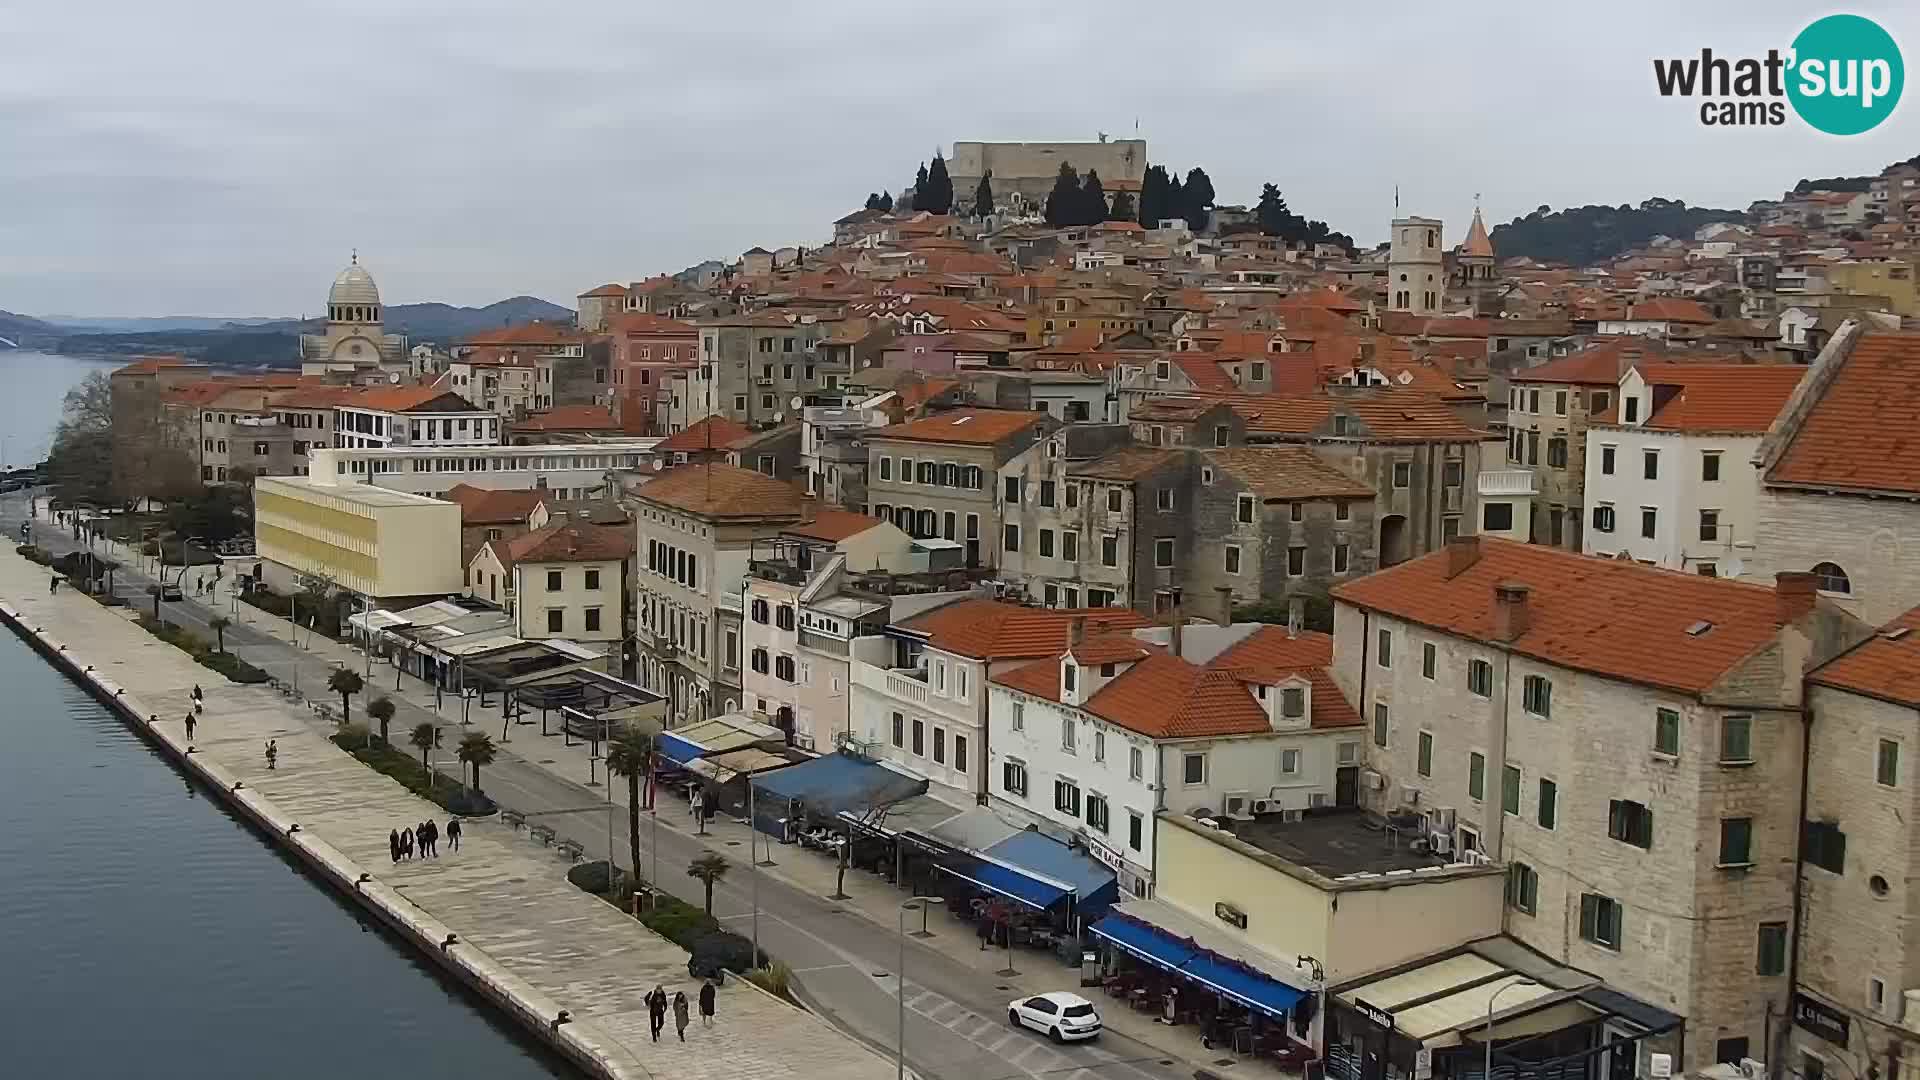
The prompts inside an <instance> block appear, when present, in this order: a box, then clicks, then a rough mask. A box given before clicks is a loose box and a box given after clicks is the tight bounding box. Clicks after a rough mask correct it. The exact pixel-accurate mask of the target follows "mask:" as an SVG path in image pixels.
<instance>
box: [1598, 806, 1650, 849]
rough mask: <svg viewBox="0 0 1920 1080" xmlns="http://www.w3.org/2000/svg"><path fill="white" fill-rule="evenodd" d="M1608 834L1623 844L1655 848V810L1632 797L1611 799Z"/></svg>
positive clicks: (1608, 814) (1608, 813) (1608, 810)
mask: <svg viewBox="0 0 1920 1080" xmlns="http://www.w3.org/2000/svg"><path fill="white" fill-rule="evenodd" d="M1607 835H1608V836H1610V837H1612V838H1613V839H1615V840H1618V841H1620V842H1621V843H1623V844H1632V845H1633V846H1634V847H1637V848H1645V849H1647V850H1649V851H1651V850H1653V811H1652V810H1650V809H1648V808H1647V807H1646V806H1643V805H1641V804H1640V803H1637V802H1634V801H1633V800H1631V799H1611V800H1609V801H1608V802H1607Z"/></svg>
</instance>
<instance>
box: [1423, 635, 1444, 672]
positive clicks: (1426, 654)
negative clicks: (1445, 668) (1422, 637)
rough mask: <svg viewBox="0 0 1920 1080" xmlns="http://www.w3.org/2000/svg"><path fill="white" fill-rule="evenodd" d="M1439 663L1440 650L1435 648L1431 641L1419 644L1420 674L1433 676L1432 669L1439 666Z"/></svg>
mask: <svg viewBox="0 0 1920 1080" xmlns="http://www.w3.org/2000/svg"><path fill="white" fill-rule="evenodd" d="M1439 663H1440V650H1439V649H1437V648H1435V647H1434V644H1433V642H1431V641H1428V642H1424V643H1422V644H1421V646H1420V674H1421V676H1422V677H1424V678H1427V679H1431V678H1433V677H1434V676H1433V673H1434V670H1435V668H1437V667H1438V666H1439Z"/></svg>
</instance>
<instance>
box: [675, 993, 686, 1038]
mask: <svg viewBox="0 0 1920 1080" xmlns="http://www.w3.org/2000/svg"><path fill="white" fill-rule="evenodd" d="M673 1031H674V1034H676V1035H678V1036H680V1041H681V1042H686V1041H687V992H686V991H684V990H675V991H674V992H673Z"/></svg>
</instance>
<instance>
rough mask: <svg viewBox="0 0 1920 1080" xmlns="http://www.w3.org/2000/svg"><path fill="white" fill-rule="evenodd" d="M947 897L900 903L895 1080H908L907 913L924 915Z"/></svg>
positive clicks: (924, 897)
mask: <svg viewBox="0 0 1920 1080" xmlns="http://www.w3.org/2000/svg"><path fill="white" fill-rule="evenodd" d="M945 902H946V899H945V897H940V896H914V897H909V898H908V899H906V900H903V901H901V903H900V915H899V919H898V922H899V924H900V963H899V965H898V966H897V967H896V969H895V970H894V981H895V983H896V984H897V985H896V987H895V989H897V990H898V991H899V994H898V996H899V999H900V1041H899V1045H898V1046H896V1047H895V1048H894V1055H893V1074H894V1078H895V1080H906V1076H907V912H909V911H919V912H921V913H922V914H923V915H924V913H925V912H926V910H927V905H928V904H940V903H945Z"/></svg>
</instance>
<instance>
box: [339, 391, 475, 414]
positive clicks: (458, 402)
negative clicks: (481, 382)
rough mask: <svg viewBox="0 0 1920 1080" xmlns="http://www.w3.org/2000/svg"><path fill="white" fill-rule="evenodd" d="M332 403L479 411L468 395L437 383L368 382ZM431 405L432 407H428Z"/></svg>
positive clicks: (396, 409) (379, 408) (390, 409)
mask: <svg viewBox="0 0 1920 1080" xmlns="http://www.w3.org/2000/svg"><path fill="white" fill-rule="evenodd" d="M334 404H336V405H338V406H340V407H342V408H349V409H371V410H373V411H375V412H450V413H462V412H465V413H474V412H480V411H481V410H480V409H477V408H475V407H474V406H473V405H472V404H471V403H469V402H468V401H467V399H465V398H463V397H461V396H460V395H459V394H456V393H454V392H452V391H451V390H442V389H440V388H439V387H436V386H370V387H367V388H365V389H363V390H357V391H354V392H353V393H352V394H351V395H349V396H347V397H345V398H342V399H341V400H339V401H337V402H335V403H334ZM429 406H431V408H429Z"/></svg>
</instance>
